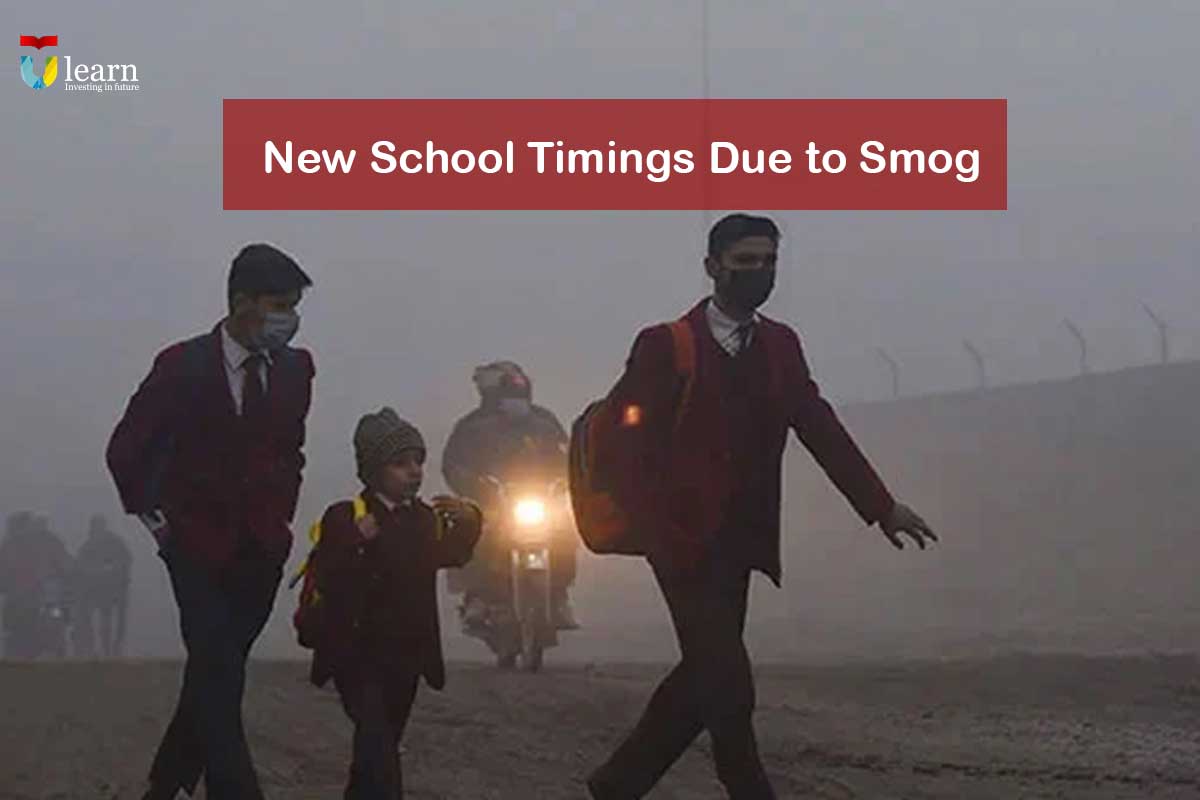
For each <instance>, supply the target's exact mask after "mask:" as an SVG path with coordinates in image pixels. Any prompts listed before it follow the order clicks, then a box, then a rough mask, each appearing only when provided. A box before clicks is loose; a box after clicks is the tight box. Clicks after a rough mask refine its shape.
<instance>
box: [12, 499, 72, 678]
mask: <svg viewBox="0 0 1200 800" xmlns="http://www.w3.org/2000/svg"><path fill="white" fill-rule="evenodd" d="M70 570H71V556H70V555H69V554H68V553H67V548H66V546H65V545H64V544H63V542H62V539H60V538H59V537H58V536H56V535H55V534H54V533H52V532H51V530H50V526H49V523H48V521H47V520H46V519H45V518H44V517H40V516H35V515H33V514H29V513H27V512H19V513H16V514H13V515H11V516H10V517H9V518H8V521H7V525H6V529H5V536H4V541H3V542H2V543H0V593H2V594H3V595H4V621H3V628H4V651H5V655H6V656H7V657H9V658H35V657H37V656H38V655H40V654H41V653H42V652H45V651H50V652H54V653H57V654H60V655H61V654H63V651H64V650H65V640H64V638H63V632H64V630H65V626H66V624H67V621H68V620H67V618H66V616H65V610H66V607H67V606H66V598H65V596H64V594H63V592H64V591H65V589H66V586H67V581H68V579H69V577H70ZM48 612H53V613H54V614H55V615H56V618H55V619H54V620H52V621H50V623H49V625H47V621H46V620H45V619H44V617H45V615H46V614H47V613H48Z"/></svg>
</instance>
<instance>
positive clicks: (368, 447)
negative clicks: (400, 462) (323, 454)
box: [354, 407, 425, 484]
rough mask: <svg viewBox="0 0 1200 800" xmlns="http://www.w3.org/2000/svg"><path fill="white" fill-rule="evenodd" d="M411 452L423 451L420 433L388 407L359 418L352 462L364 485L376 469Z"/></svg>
mask: <svg viewBox="0 0 1200 800" xmlns="http://www.w3.org/2000/svg"><path fill="white" fill-rule="evenodd" d="M414 449H415V450H420V451H421V452H422V453H424V452H425V440H424V439H423V438H422V437H421V432H420V431H418V430H417V429H416V426H414V425H413V424H412V423H410V422H406V421H405V420H403V419H400V416H399V415H398V414H396V412H395V411H393V410H392V409H390V408H386V407H385V408H381V409H380V410H379V411H378V412H377V413H375V414H367V415H365V416H363V418H362V419H360V420H359V421H358V426H357V427H355V429H354V460H355V461H356V462H357V464H358V477H359V479H360V480H362V482H363V483H364V484H369V483H371V481H372V479H374V477H375V476H376V475H377V474H378V473H379V470H380V469H382V468H383V467H384V466H385V465H387V464H388V463H389V462H391V461H393V460H394V459H395V458H396V457H397V456H399V455H400V453H402V452H404V451H405V450H414Z"/></svg>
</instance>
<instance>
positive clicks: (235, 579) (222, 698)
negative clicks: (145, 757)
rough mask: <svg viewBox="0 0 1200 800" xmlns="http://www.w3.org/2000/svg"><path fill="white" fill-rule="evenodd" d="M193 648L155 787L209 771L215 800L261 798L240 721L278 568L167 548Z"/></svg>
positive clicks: (169, 790)
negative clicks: (213, 562) (225, 565)
mask: <svg viewBox="0 0 1200 800" xmlns="http://www.w3.org/2000/svg"><path fill="white" fill-rule="evenodd" d="M163 559H164V560H165V561H166V562H167V570H168V572H169V573H170V576H171V586H172V588H173V589H174V591H175V602H176V604H177V605H178V606H179V626H180V629H181V630H182V632H183V643H184V646H185V647H186V649H187V663H186V665H185V666H184V671H183V688H182V689H181V690H180V692H179V702H178V705H177V706H176V708H175V716H174V717H173V718H172V719H171V724H170V725H169V726H168V727H167V732H166V735H165V736H163V740H162V744H161V745H159V748H158V754H157V755H156V756H155V758H154V765H153V767H151V770H150V782H151V784H152V785H153V787H154V790H155V792H156V794H161V795H162V796H165V797H173V796H174V794H175V792H177V791H178V790H179V789H184V790H186V791H187V792H188V794H193V793H194V792H195V790H196V785H197V784H198V783H199V781H200V777H201V775H203V776H204V785H205V789H206V791H207V797H208V798H210V800H260V798H262V796H263V794H262V790H261V789H260V788H259V785H258V777H257V775H256V774H255V772H254V765H253V763H252V762H251V759H250V749H249V747H248V746H247V744H246V733H245V730H244V728H243V726H242V696H243V694H244V692H245V687H246V659H247V657H248V656H249V655H250V648H251V646H252V645H253V644H254V640H255V639H257V638H258V635H259V633H261V632H262V629H263V626H264V625H266V622H267V618H268V617H269V616H270V615H271V609H272V607H273V606H274V604H275V594H276V591H277V590H278V588H279V581H280V578H281V577H282V570H281V568H280V567H277V566H273V565H271V564H269V563H266V562H265V561H263V560H262V559H260V558H246V559H242V560H240V561H238V562H237V563H235V564H234V565H232V566H230V567H229V569H227V570H225V571H223V572H220V573H217V572H214V571H213V570H212V569H211V568H209V567H206V566H204V565H202V564H200V563H198V562H197V561H195V559H193V558H192V557H189V556H188V555H187V554H184V553H180V552H178V550H177V549H171V550H169V551H168V552H166V553H164V554H163Z"/></svg>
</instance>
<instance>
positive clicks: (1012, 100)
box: [0, 0, 1200, 526]
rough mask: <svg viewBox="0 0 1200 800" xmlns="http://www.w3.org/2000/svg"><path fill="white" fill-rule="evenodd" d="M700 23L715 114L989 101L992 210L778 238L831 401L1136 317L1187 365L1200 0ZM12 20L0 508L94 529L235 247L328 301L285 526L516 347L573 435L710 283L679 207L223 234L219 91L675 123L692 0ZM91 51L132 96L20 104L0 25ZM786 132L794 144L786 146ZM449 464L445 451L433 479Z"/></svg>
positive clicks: (790, 13)
mask: <svg viewBox="0 0 1200 800" xmlns="http://www.w3.org/2000/svg"><path fill="white" fill-rule="evenodd" d="M711 3H712V31H713V34H712V43H713V46H712V51H711V52H712V55H711V61H712V92H713V95H714V96H721V97H1005V98H1007V99H1008V101H1009V125H1010V127H1009V180H1010V189H1009V205H1010V208H1009V210H1008V211H1007V212H990V213H973V212H971V213H969V212H953V213H951V212H940V213H933V212H930V213H913V212H908V213H880V212H871V213H847V212H837V213H787V214H780V215H778V218H779V219H780V221H781V223H782V224H783V226H784V228H785V235H786V241H785V265H786V266H785V274H784V276H783V279H782V285H781V287H780V291H779V292H778V294H777V296H776V298H775V299H774V301H773V302H772V303H771V304H770V306H769V312H770V313H773V314H774V315H776V316H779V317H782V318H784V319H786V320H788V321H789V322H792V323H793V324H795V325H796V326H797V327H798V328H799V330H800V331H801V334H802V335H803V336H804V338H805V341H806V342H807V346H808V348H809V354H810V359H811V361H812V362H813V364H814V366H815V368H816V370H817V374H818V378H819V379H821V380H822V381H823V383H824V384H825V386H826V388H827V390H828V392H829V394H830V395H831V396H833V397H834V398H836V399H841V400H857V399H873V398H880V397H882V396H884V395H885V394H886V392H887V388H888V384H887V379H886V373H885V372H884V370H883V368H882V366H881V365H880V363H879V362H878V361H877V359H876V358H875V357H874V355H873V348H874V347H876V346H877V345H881V344H884V345H887V346H888V347H889V348H890V349H891V351H892V352H893V354H894V355H895V356H896V357H897V358H899V359H900V361H901V363H902V377H903V380H904V384H905V389H906V390H907V391H909V392H913V393H915V392H923V391H936V390H942V389H947V388H955V387H960V386H963V385H966V384H968V383H970V381H971V380H972V371H971V365H970V362H969V361H968V360H967V358H966V356H965V355H964V353H963V351H962V347H961V342H962V340H963V338H964V337H970V338H971V339H972V340H973V341H974V342H975V343H976V344H977V345H978V346H979V347H980V349H982V350H983V351H984V352H985V353H986V354H987V355H988V358H989V366H990V369H991V372H992V373H993V377H994V378H995V379H996V380H997V381H1020V380H1031V379H1036V378H1041V377H1050V376H1060V375H1065V374H1069V373H1070V372H1071V371H1072V369H1073V365H1074V358H1075V356H1074V352H1073V346H1072V343H1071V340H1070V339H1069V338H1068V337H1067V335H1066V333H1065V331H1064V329H1063V328H1062V321H1063V319H1064V317H1070V318H1072V319H1074V320H1075V321H1076V322H1077V323H1078V324H1079V325H1080V326H1081V327H1082V328H1083V329H1084V330H1085V331H1086V332H1087V333H1088V335H1089V336H1090V337H1091V343H1092V348H1093V359H1094V365H1095V366H1096V367H1097V368H1108V367H1120V366H1125V365H1128V364H1133V363H1139V362H1142V361H1145V360H1148V359H1150V358H1152V357H1153V356H1154V352H1155V345H1154V339H1153V331H1152V329H1151V327H1150V326H1149V324H1148V322H1147V320H1146V319H1145V318H1144V316H1143V313H1142V311H1141V309H1140V305H1139V304H1140V302H1142V301H1146V302H1148V303H1150V304H1151V305H1153V306H1154V307H1155V308H1156V309H1157V310H1158V311H1159V312H1160V313H1161V314H1162V315H1164V316H1165V317H1167V318H1168V319H1169V320H1171V322H1172V323H1173V324H1174V325H1175V326H1176V327H1177V331H1176V333H1175V349H1176V351H1177V353H1178V355H1179V356H1180V357H1185V356H1186V357H1197V356H1200V310H1197V308H1196V302H1195V298H1196V297H1197V296H1200V263H1198V262H1200V259H1198V256H1200V245H1198V244H1197V241H1198V234H1200V230H1198V223H1197V219H1198V217H1197V213H1196V209H1197V199H1198V195H1200V191H1198V189H1200V156H1198V155H1197V150H1196V147H1197V141H1200V136H1198V134H1200V128H1198V123H1197V110H1198V107H1200V102H1198V100H1197V97H1198V93H1197V90H1196V84H1195V78H1194V77H1189V76H1194V75H1196V74H1200V55H1198V54H1197V53H1198V50H1197V48H1196V45H1195V41H1194V37H1195V32H1196V31H1197V30H1200V3H1195V2H1191V1H1189V0H1179V1H1178V2H1165V1H1162V0H1150V1H1149V2H1144V3H1130V2H1118V1H1117V0H1108V1H1107V2H1105V1H1103V0H1075V2H1054V1H1053V0H1008V1H1007V2H1002V3H1001V2H971V1H970V0H953V1H951V0H944V1H942V2H918V1H916V0H906V1H905V2H879V3H866V2H845V1H844V0H839V1H837V2H834V1H833V0H830V1H829V2H819V3H818V2H812V3H810V2H797V1H796V0H788V1H787V2H733V1H732V0H711ZM175 5H176V4H165V3H152V2H147V1H143V0H139V1H138V2H121V3H106V4H103V5H100V4H94V3H87V4H84V3H68V2H58V3H42V4H38V3H20V4H10V5H9V7H8V8H6V11H5V12H4V14H3V16H2V19H3V25H2V26H0V27H2V29H3V30H4V31H6V34H5V35H6V36H9V37H10V39H9V44H10V46H11V51H10V57H11V58H12V62H11V63H10V70H11V71H10V76H9V79H8V80H6V81H0V87H2V88H0V118H2V119H3V122H4V124H3V126H2V127H0V130H2V131H3V133H0V136H3V137H5V138H6V139H7V141H6V143H5V144H6V146H5V147H3V148H0V174H3V176H4V186H5V191H4V192H3V194H2V195H0V239H2V241H3V243H4V247H3V258H2V259H0V365H3V367H4V370H3V373H4V375H5V380H4V381H3V385H0V452H3V454H4V456H3V458H4V462H5V463H4V466H3V467H2V468H0V478H3V483H2V485H0V511H3V510H10V509H12V508H15V507H16V506H17V505H34V506H40V507H43V508H46V509H51V508H52V507H54V506H55V504H56V503H57V504H58V505H59V506H60V507H61V506H63V501H62V499H61V496H62V493H64V492H65V493H66V494H67V496H68V497H70V498H71V500H70V502H69V503H66V507H68V508H70V509H71V510H70V511H69V512H62V513H60V514H59V516H60V518H61V519H62V520H63V524H65V525H71V526H77V525H80V524H82V521H83V518H84V516H83V515H85V514H86V513H87V510H88V508H89V507H100V508H102V509H105V510H109V511H110V512H112V513H115V510H116V509H115V498H114V495H113V492H112V490H111V488H110V485H109V483H108V478H107V475H106V474H105V473H104V472H103V465H102V452H103V446H104V443H105V441H106V439H107V436H108V433H109V432H110V430H111V427H112V424H113V422H114V420H115V419H116V417H117V416H118V415H119V413H120V411H121V409H122V407H123V405H124V403H125V401H126V399H127V397H128V394H129V392H130V390H131V389H132V388H133V386H134V385H135V384H136V382H137V381H138V380H139V379H140V378H141V377H142V376H143V374H144V373H145V371H146V369H147V368H148V366H149V363H150V359H151V357H152V355H153V354H154V352H155V351H157V350H158V349H159V348H160V347H161V346H163V345H165V344H166V343H168V342H169V341H171V340H174V339H177V338H181V337H184V336H187V335H190V334H192V333H195V332H197V331H199V330H203V329H206V328H207V327H209V326H210V325H211V324H212V323H213V322H215V321H216V320H217V319H218V318H219V317H220V315H221V314H222V312H223V284H224V279H225V272H226V269H227V267H228V263H229V259H230V258H231V256H232V255H233V254H234V253H235V252H236V250H237V249H238V247H239V246H241V245H242V244H244V243H246V242H247V241H252V240H266V241H271V242H274V243H276V244H278V245H279V246H281V247H283V248H284V249H286V250H287V251H289V252H291V253H292V254H293V255H295V256H296V257H297V258H298V259H299V260H300V261H301V262H302V263H303V264H304V265H305V267H306V268H308V269H309V271H310V272H311V274H312V275H313V277H314V278H315V280H316V284H317V285H316V289H315V291H314V292H313V293H312V294H311V296H310V297H309V298H308V299H306V301H305V304H304V307H303V309H302V313H303V319H304V322H303V326H302V331H301V340H302V342H303V343H304V344H305V345H307V346H310V347H312V348H313V350H314V351H315V354H316V358H317V365H318V384H317V398H316V403H315V407H314V410H313V416H312V421H311V423H312V424H311V430H312V436H311V445H310V455H311V456H312V459H313V460H312V468H311V471H310V481H309V484H308V489H307V491H306V494H305V499H304V511H303V512H302V513H303V514H305V515H311V514H313V513H316V511H317V510H318V509H319V506H320V504H321V503H323V502H326V501H328V500H330V499H332V497H331V496H330V495H331V493H332V494H334V495H335V496H336V494H337V493H339V492H341V491H343V490H345V489H346V488H349V487H351V486H352V476H353V471H352V469H351V468H350V451H349V434H350V430H351V429H352V426H353V424H354V421H355V419H356V417H357V415H358V414H359V413H361V412H363V411H365V410H368V409H370V408H375V407H378V406H379V405H381V404H383V403H389V404H393V405H395V406H396V407H397V408H399V409H401V410H402V411H403V413H405V414H408V415H410V416H411V417H413V418H414V419H415V420H417V421H418V422H419V424H420V425H421V426H422V427H423V428H424V429H425V431H426V433H427V435H428V436H429V437H430V439H431V441H433V442H435V443H436V444H435V447H438V448H440V444H441V442H442V441H444V437H445V434H446V432H447V431H448V429H449V426H450V425H451V423H452V422H453V420H454V418H455V417H456V416H457V415H458V414H460V413H463V412H465V411H466V410H468V408H469V407H470V406H471V405H472V404H473V402H474V395H473V390H472V387H471V385H470V381H469V377H470V371H471V368H472V367H473V366H474V365H476V364H478V363H481V362H483V361H485V360H491V359H494V358H500V357H508V358H515V359H517V360H519V361H521V362H522V363H524V364H525V365H526V366H527V368H528V369H529V370H530V371H531V373H532V374H533V377H534V380H535V384H536V387H537V389H538V393H539V399H541V400H542V401H543V402H546V403H547V404H549V405H551V406H553V407H554V408H555V409H556V410H557V411H558V412H559V413H560V415H561V416H563V417H564V420H568V421H569V419H570V418H571V417H573V416H574V414H575V413H576V412H577V411H578V410H579V409H580V408H581V407H582V406H583V404H584V403H585V402H586V401H587V400H588V399H590V398H591V397H592V396H594V395H596V394H598V393H600V392H602V391H603V390H604V389H605V387H606V386H607V385H608V384H609V383H610V382H611V380H612V378H613V377H614V376H615V374H616V373H617V371H618V370H619V368H620V365H621V363H622V360H623V358H624V357H625V354H626V351H627V349H628V346H629V344H630V342H631V341H632V337H633V334H634V332H635V330H636V328H637V327H638V326H639V325H641V324H643V323H645V322H648V321H652V320H656V319H661V318H665V317H667V316H670V315H674V314H676V313H678V312H680V311H682V310H684V309H685V308H686V307H687V306H688V305H689V304H690V303H692V302H693V301H694V300H695V299H696V298H697V297H698V296H699V294H700V292H701V291H702V290H703V288H704V283H703V281H702V280H701V273H700V261H699V257H700V254H701V248H702V233H703V220H702V218H701V215H700V214H699V213H696V212H689V213H651V214H641V213H638V214H634V213H590V212H572V213H521V212H508V213H492V214H483V213H370V214H364V213H316V212H308V213H248V212H236V213H234V212H231V213H226V212H222V211H221V210H220V204H221V201H220V161H219V158H220V100H221V98H223V97H346V96H352V97H655V96H660V97H688V96H694V95H696V93H697V92H698V91H699V86H700V79H699V72H698V65H699V63H700V59H699V49H698V40H697V36H698V32H699V24H698V20H699V11H698V10H699V7H700V6H699V3H698V2H688V3H683V2H678V1H677V0H666V1H664V2H658V3H641V2H632V1H631V0H606V1H605V2H599V0H592V1H591V2H578V3H570V2H561V0H560V2H554V3H551V2H545V1H544V0H536V1H535V0H520V1H519V2H510V3H503V4H502V3H491V2H488V3H484V2H478V0H471V1H469V2H458V3H445V2H438V3H434V2H405V3H391V2H387V3H385V2H382V1H379V2H370V3H362V2H359V3H355V2H353V0H350V1H349V2H338V3H329V2H322V3H314V2H311V1H310V0H303V1H302V2H286V3H285V2H282V0H274V2H267V3H262V4H252V3H240V2H239V3H231V2H210V3H202V4H189V5H187V6H186V7H181V8H173V7H172V6H175ZM23 33H27V34H50V33H57V34H58V35H59V36H60V42H61V45H60V48H59V50H60V52H61V53H64V54H68V55H71V56H72V57H73V58H75V59H76V60H77V61H88V62H93V61H94V62H105V63H108V62H117V63H136V64H137V65H138V70H139V77H140V79H141V86H142V89H141V91H140V92H138V93H136V94H120V95H112V94H104V95H93V94H90V93H87V94H85V93H79V94H68V93H65V92H62V91H57V90H55V89H52V90H51V91H46V92H41V93H34V92H32V91H30V90H29V89H27V88H26V87H25V86H24V85H23V83H22V82H21V81H20V80H19V79H18V77H17V70H16V63H15V62H16V61H17V55H18V52H17V50H18V48H17V46H16V45H17V42H16V39H17V36H18V35H19V34H23ZM798 135H802V132H798ZM435 466H436V459H435Z"/></svg>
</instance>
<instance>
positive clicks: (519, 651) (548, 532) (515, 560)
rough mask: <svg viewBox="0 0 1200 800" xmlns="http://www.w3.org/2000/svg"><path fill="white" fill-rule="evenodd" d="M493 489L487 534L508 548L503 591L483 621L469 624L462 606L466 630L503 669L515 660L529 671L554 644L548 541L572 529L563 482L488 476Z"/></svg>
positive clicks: (495, 543) (536, 667) (535, 668)
mask: <svg viewBox="0 0 1200 800" xmlns="http://www.w3.org/2000/svg"><path fill="white" fill-rule="evenodd" d="M487 480H488V482H489V483H490V484H491V485H492V486H493V488H494V489H495V497H496V503H495V509H494V511H493V513H492V514H485V520H486V522H485V524H486V525H487V527H488V530H486V531H485V534H484V536H485V538H489V539H490V540H491V546H493V547H501V548H503V549H504V550H505V551H507V552H506V556H507V558H506V559H505V562H504V566H505V570H506V572H507V575H505V576H504V584H505V586H506V594H507V597H504V598H494V599H493V602H491V603H489V607H488V610H487V616H486V619H485V620H484V621H483V622H482V623H476V624H468V623H467V620H466V619H465V613H466V606H465V605H464V606H463V607H460V609H459V612H460V616H461V617H463V622H464V631H465V632H466V634H467V635H468V636H473V637H475V638H478V639H481V640H483V641H484V643H485V644H487V645H488V647H489V648H490V649H491V651H492V652H493V653H494V654H495V656H496V663H497V664H498V665H499V666H500V667H501V668H503V669H511V668H513V667H516V666H518V664H519V666H520V667H521V668H522V669H524V670H526V671H528V672H537V671H539V670H540V669H541V668H542V663H543V660H544V657H545V651H546V650H547V649H549V648H551V647H554V646H556V645H557V644H558V631H557V629H556V628H555V626H554V623H553V620H552V614H551V602H552V600H551V586H550V580H551V567H552V549H551V544H552V542H553V541H554V540H555V537H558V536H564V535H567V534H568V533H569V532H570V524H571V523H570V518H569V513H570V508H569V505H568V503H567V495H566V484H565V482H564V481H562V480H556V481H554V482H553V483H551V484H550V485H549V486H548V487H547V486H540V485H538V484H536V483H532V484H531V483H505V482H504V481H501V480H499V479H498V478H495V477H491V476H489V477H488V478H487Z"/></svg>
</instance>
